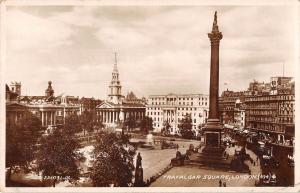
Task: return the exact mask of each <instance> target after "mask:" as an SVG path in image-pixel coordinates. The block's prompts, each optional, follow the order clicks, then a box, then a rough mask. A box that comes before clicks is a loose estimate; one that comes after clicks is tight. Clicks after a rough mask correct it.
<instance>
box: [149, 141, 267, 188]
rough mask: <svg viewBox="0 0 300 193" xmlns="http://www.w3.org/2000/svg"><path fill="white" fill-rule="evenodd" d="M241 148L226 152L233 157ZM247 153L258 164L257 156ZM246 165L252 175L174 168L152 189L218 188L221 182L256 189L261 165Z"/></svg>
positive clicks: (226, 171) (187, 167)
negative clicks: (236, 150) (181, 187)
mask: <svg viewBox="0 0 300 193" xmlns="http://www.w3.org/2000/svg"><path fill="white" fill-rule="evenodd" d="M241 148H242V147H239V146H235V147H229V148H226V152H227V153H228V154H229V155H233V154H234V150H235V149H241ZM246 153H247V154H249V155H250V157H251V158H252V159H253V160H255V162H256V157H257V156H256V155H255V154H254V153H253V152H252V151H251V150H249V149H246ZM245 163H246V164H247V165H248V166H249V169H250V171H251V175H250V174H246V173H239V172H235V171H228V170H221V169H215V168H209V167H203V166H190V165H189V166H183V167H174V168H172V169H171V170H169V171H168V172H166V173H165V174H164V175H162V176H161V177H159V178H158V179H157V180H156V181H155V182H153V183H152V184H151V187H179V186H183V187H217V186H219V181H220V180H221V181H222V185H223V183H224V182H225V183H226V186H231V187H254V186H255V181H256V180H258V177H259V175H260V174H261V168H260V164H255V166H254V164H252V163H251V162H250V161H248V160H247V161H246V162H245Z"/></svg>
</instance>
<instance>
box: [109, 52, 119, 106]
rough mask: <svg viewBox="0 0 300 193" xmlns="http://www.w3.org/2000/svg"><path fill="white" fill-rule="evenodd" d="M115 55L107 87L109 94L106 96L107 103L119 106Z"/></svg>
mask: <svg viewBox="0 0 300 193" xmlns="http://www.w3.org/2000/svg"><path fill="white" fill-rule="evenodd" d="M117 63H118V61H117V53H115V61H114V68H113V72H112V79H111V82H110V85H109V94H108V101H109V102H112V103H115V104H120V103H121V97H122V93H121V89H122V86H121V83H120V81H119V72H118V65H117Z"/></svg>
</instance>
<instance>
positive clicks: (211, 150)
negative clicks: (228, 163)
mask: <svg viewBox="0 0 300 193" xmlns="http://www.w3.org/2000/svg"><path fill="white" fill-rule="evenodd" d="M222 130H223V128H222V126H221V124H220V122H219V120H218V119H209V120H208V122H207V124H206V125H205V127H204V128H203V131H204V143H205V147H204V148H203V150H202V155H203V156H206V157H207V158H215V159H223V158H224V151H225V148H224V147H223V146H222V141H221V139H222Z"/></svg>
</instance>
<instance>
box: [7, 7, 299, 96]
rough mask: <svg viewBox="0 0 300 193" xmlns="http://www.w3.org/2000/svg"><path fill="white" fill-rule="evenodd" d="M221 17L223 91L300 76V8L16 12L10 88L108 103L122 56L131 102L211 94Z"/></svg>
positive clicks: (10, 27) (10, 40)
mask: <svg viewBox="0 0 300 193" xmlns="http://www.w3.org/2000/svg"><path fill="white" fill-rule="evenodd" d="M215 10H216V11H218V24H219V29H220V31H221V32H222V33H223V39H222V40H221V43H220V85H219V89H220V93H221V92H222V91H223V90H224V89H226V88H227V87H228V89H229V90H234V91H242V90H245V89H247V87H248V84H249V82H250V81H252V80H253V79H256V80H258V81H261V82H263V81H264V82H268V81H269V80H270V77H272V76H282V75H283V64H284V69H285V70H284V71H285V72H284V75H285V76H292V77H294V76H295V66H296V62H297V61H296V53H295V49H296V48H295V46H296V45H295V43H294V42H295V37H296V32H297V31H296V24H297V23H296V17H297V16H298V15H297V14H296V9H295V7H293V6H288V5H284V6H283V5H281V6H278V5H277V6H122V7H121V6H8V7H7V16H6V18H7V21H6V24H7V30H6V32H7V34H6V36H7V39H6V42H7V45H6V59H7V60H6V61H7V66H6V72H5V80H6V83H8V84H10V82H12V81H18V82H20V81H21V82H22V94H23V95H43V94H44V92H45V89H46V88H47V82H48V81H49V80H51V81H52V86H53V89H54V90H55V95H60V94H62V93H64V94H66V95H73V96H79V97H82V96H84V97H95V98H101V99H106V97H107V93H108V86H109V83H110V81H111V73H112V70H113V64H114V52H117V53H118V69H119V73H120V81H121V84H122V86H123V87H122V93H123V95H126V94H127V92H129V91H133V92H134V93H135V94H136V95H137V96H138V97H142V96H145V97H147V96H149V95H155V94H168V93H178V94H184V93H188V94H197V93H199V94H208V88H209V68H210V42H209V39H208V36H207V33H209V32H210V31H211V27H212V23H213V14H214V11H215ZM225 83H227V86H226V85H224V84H225Z"/></svg>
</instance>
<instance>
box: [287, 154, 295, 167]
mask: <svg viewBox="0 0 300 193" xmlns="http://www.w3.org/2000/svg"><path fill="white" fill-rule="evenodd" d="M294 164H295V163H294V156H290V155H288V165H289V166H290V167H294Z"/></svg>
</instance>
